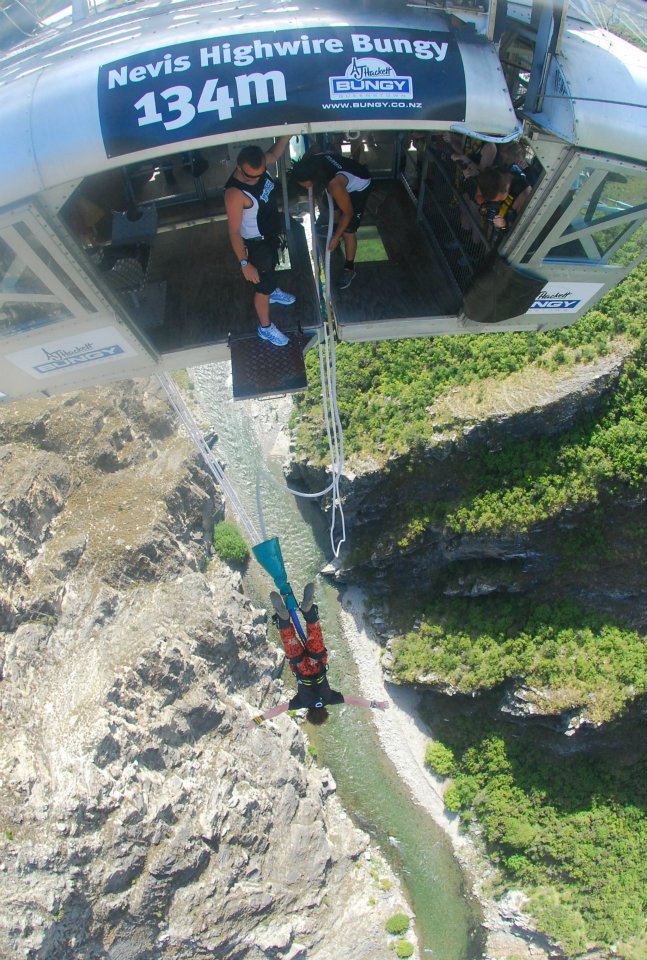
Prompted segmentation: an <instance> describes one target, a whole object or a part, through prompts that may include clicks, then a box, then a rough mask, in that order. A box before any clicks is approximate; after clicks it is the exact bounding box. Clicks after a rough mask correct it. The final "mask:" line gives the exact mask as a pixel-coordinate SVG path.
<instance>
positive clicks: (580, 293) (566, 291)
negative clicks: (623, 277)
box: [528, 281, 603, 313]
mask: <svg viewBox="0 0 647 960" xmlns="http://www.w3.org/2000/svg"><path fill="white" fill-rule="evenodd" d="M602 287H603V284H601V283H571V284H565V283H559V281H552V282H551V283H547V284H546V286H545V287H544V289H543V290H542V291H541V293H539V294H538V295H537V298H536V299H535V302H534V303H533V305H532V306H531V307H530V309H529V310H528V313H540V312H541V313H575V312H576V311H578V310H581V309H582V307H583V306H584V305H585V304H586V303H588V302H589V300H591V298H592V297H593V296H594V295H595V294H596V293H598V291H600V290H601V289H602Z"/></svg>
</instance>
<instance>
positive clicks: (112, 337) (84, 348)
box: [7, 327, 137, 379]
mask: <svg viewBox="0 0 647 960" xmlns="http://www.w3.org/2000/svg"><path fill="white" fill-rule="evenodd" d="M135 356H137V351H136V350H133V348H132V347H131V346H130V344H129V343H128V342H127V341H126V340H124V338H123V336H122V335H121V333H120V332H119V331H118V330H117V329H116V328H115V327H101V329H99V330H91V331H90V333H77V334H74V335H73V336H71V337H62V338H61V339H59V340H50V341H49V342H48V343H41V344H40V345H39V346H37V347H28V348H27V349H26V350H18V351H16V353H8V354H7V360H9V361H11V363H13V364H14V366H16V367H18V368H19V369H20V370H24V371H25V373H29V374H30V375H31V376H32V377H36V378H37V379H41V378H43V377H54V376H60V375H61V374H71V373H76V372H80V373H83V372H84V371H85V370H87V368H88V367H95V366H96V365H97V364H98V363H106V362H107V363H110V362H113V361H115V360H123V359H124V358H125V357H135Z"/></svg>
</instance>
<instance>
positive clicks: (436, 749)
mask: <svg viewBox="0 0 647 960" xmlns="http://www.w3.org/2000/svg"><path fill="white" fill-rule="evenodd" d="M425 763H426V764H427V766H428V767H430V768H431V769H432V770H433V771H434V772H435V773H438V774H439V775H440V776H441V777H451V775H452V774H453V772H454V754H453V753H452V751H451V750H450V749H449V747H446V746H445V744H444V743H428V744H427V749H426V750H425Z"/></svg>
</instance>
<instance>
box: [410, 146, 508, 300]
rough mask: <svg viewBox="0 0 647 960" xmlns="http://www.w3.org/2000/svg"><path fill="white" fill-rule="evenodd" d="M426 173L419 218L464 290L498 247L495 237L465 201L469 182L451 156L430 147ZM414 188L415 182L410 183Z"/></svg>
mask: <svg viewBox="0 0 647 960" xmlns="http://www.w3.org/2000/svg"><path fill="white" fill-rule="evenodd" d="M427 154H428V157H427V158H426V159H427V162H426V164H425V167H426V171H423V172H426V175H425V176H424V177H422V178H421V182H420V184H419V186H418V192H417V201H418V217H419V220H420V222H421V223H422V224H423V226H424V227H425V228H426V229H427V231H428V232H429V233H430V234H431V235H432V236H433V238H434V240H435V242H436V245H437V247H438V248H439V250H440V252H441V254H442V257H443V259H444V260H445V262H446V264H447V267H448V269H449V271H450V272H451V275H452V276H453V278H454V280H455V281H456V285H457V286H458V288H459V290H460V291H461V293H465V292H466V291H467V290H468V289H469V287H470V285H471V283H472V280H473V277H474V274H475V272H476V271H477V270H478V268H479V267H480V266H481V264H482V263H483V262H484V261H485V260H486V258H487V257H488V255H489V254H490V253H491V251H492V250H493V249H494V247H495V245H496V243H495V240H496V238H495V237H492V238H488V237H487V236H486V235H485V233H484V232H483V228H482V225H481V220H480V217H479V216H478V214H477V212H476V208H474V209H472V207H471V206H470V205H469V204H468V203H467V202H466V201H465V199H464V197H463V194H464V192H465V188H466V183H467V181H466V180H465V179H464V178H463V176H462V173H461V171H460V168H459V167H457V165H456V164H455V163H454V162H453V161H452V160H451V159H450V158H449V157H445V156H443V155H442V154H439V153H437V152H436V151H435V150H433V149H429V148H428V149H427ZM408 186H409V189H410V190H411V185H410V184H408Z"/></svg>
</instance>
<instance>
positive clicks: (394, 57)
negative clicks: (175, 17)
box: [98, 27, 465, 157]
mask: <svg viewBox="0 0 647 960" xmlns="http://www.w3.org/2000/svg"><path fill="white" fill-rule="evenodd" d="M98 93H99V117H100V120H101V131H102V134H103V142H104V146H105V149H106V154H107V156H109V157H116V156H122V155H123V154H128V153H135V152H136V151H138V150H146V149H148V148H150V147H158V146H164V145H165V144H170V143H180V142H182V141H183V140H192V139H194V138H197V137H208V136H213V135H214V134H222V133H228V132H230V131H235V130H253V129H255V128H259V127H268V126H279V125H281V124H287V123H291V124H295V123H299V124H306V123H321V122H325V121H326V120H333V121H335V122H338V121H339V120H340V119H342V118H343V119H344V120H348V122H349V124H351V123H352V122H353V121H357V120H366V119H367V118H371V117H372V118H375V119H376V120H385V119H388V120H391V119H392V120H406V121H407V122H409V121H410V122H411V127H412V128H413V129H415V126H416V124H417V123H418V122H419V121H421V120H445V121H453V122H461V121H464V119H465V71H464V68H463V61H462V58H461V55H460V51H459V48H458V44H457V43H456V40H455V39H454V37H453V36H452V35H451V34H449V33H441V32H433V33H428V32H426V31H423V30H411V29H397V28H393V27H361V28H354V29H349V28H344V27H335V28H334V29H330V28H322V29H318V28H317V29H312V30H307V31H304V30H280V31H273V32H264V33H259V34H257V35H255V34H239V35H237V36H230V37H227V38H218V41H217V42H214V41H213V40H203V41H193V42H189V43H182V44H176V45H173V46H168V47H162V48H160V49H159V50H151V51H148V52H146V53H141V54H138V55H137V56H133V57H128V58H127V59H125V60H117V61H115V62H114V63H109V64H106V65H105V66H102V67H101V68H100V70H99V91H98Z"/></svg>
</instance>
